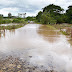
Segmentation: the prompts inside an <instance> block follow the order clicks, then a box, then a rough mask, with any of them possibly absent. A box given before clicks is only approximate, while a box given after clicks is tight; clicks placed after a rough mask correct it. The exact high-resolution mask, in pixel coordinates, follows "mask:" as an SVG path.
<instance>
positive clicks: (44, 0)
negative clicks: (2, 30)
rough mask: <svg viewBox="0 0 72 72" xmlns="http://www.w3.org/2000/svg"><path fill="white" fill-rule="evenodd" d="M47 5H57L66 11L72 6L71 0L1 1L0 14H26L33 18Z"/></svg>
mask: <svg viewBox="0 0 72 72" xmlns="http://www.w3.org/2000/svg"><path fill="white" fill-rule="evenodd" d="M49 4H55V5H59V6H61V7H62V8H64V9H65V10H66V9H67V7H68V6H69V5H72V0H1V1H0V13H3V14H4V15H5V16H6V15H7V14H8V13H9V12H11V13H12V14H13V15H17V13H19V12H22V13H23V12H27V13H28V14H27V16H28V15H30V16H32V15H34V16H35V15H36V14H37V12H38V11H39V10H41V9H42V8H44V7H45V6H47V5H49Z"/></svg>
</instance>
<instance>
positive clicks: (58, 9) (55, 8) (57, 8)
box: [43, 4, 64, 15]
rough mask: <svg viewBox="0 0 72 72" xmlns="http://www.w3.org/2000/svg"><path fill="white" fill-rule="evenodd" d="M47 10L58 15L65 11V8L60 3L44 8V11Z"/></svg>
mask: <svg viewBox="0 0 72 72" xmlns="http://www.w3.org/2000/svg"><path fill="white" fill-rule="evenodd" d="M45 11H47V12H49V13H50V14H54V15H57V14H61V12H63V11H64V9H63V8H61V7H60V6H58V5H54V4H50V5H48V6H46V7H44V8H43V12H45Z"/></svg>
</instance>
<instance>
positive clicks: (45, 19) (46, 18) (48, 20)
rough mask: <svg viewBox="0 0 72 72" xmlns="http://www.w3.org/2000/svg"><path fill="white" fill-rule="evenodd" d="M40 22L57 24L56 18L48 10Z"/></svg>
mask: <svg viewBox="0 0 72 72" xmlns="http://www.w3.org/2000/svg"><path fill="white" fill-rule="evenodd" d="M40 22H41V23H42V24H56V20H55V19H54V18H53V17H51V15H50V13H49V12H46V11H45V12H44V13H43V14H42V15H41V20H40Z"/></svg>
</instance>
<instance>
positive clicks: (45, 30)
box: [37, 25, 60, 43]
mask: <svg viewBox="0 0 72 72" xmlns="http://www.w3.org/2000/svg"><path fill="white" fill-rule="evenodd" d="M37 32H38V34H39V35H41V36H43V38H44V39H45V40H47V41H49V42H51V43H52V42H55V41H57V40H58V39H59V37H60V33H59V31H57V30H53V29H52V28H50V27H47V26H46V25H41V26H40V27H39V29H38V31H37Z"/></svg>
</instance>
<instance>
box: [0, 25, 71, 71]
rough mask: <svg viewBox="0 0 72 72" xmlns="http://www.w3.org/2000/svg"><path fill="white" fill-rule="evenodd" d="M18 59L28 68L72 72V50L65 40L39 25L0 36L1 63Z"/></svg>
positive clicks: (63, 37) (50, 29)
mask: <svg viewBox="0 0 72 72" xmlns="http://www.w3.org/2000/svg"><path fill="white" fill-rule="evenodd" d="M8 56H12V57H14V58H17V57H18V58H20V59H21V60H24V61H26V62H27V63H29V64H30V65H34V66H37V67H40V68H41V67H43V68H42V69H47V70H55V71H57V72H72V46H71V45H70V43H69V42H68V41H67V38H66V36H64V35H62V34H61V33H59V32H58V31H57V30H53V29H52V28H49V27H47V26H46V25H41V24H27V25H25V26H24V27H22V28H19V29H15V30H6V31H5V32H2V33H1V34H0V60H3V59H4V60H5V59H6V58H7V57H8Z"/></svg>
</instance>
